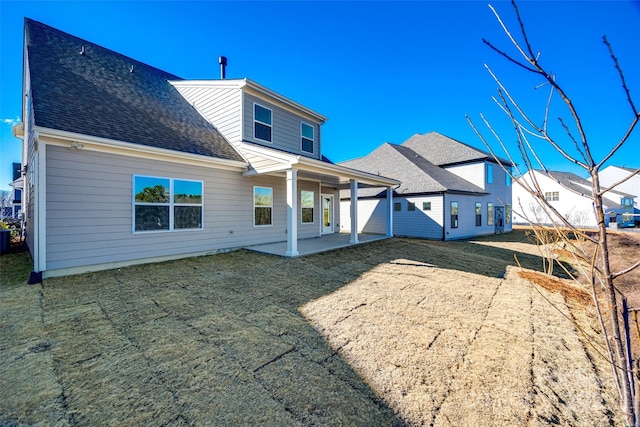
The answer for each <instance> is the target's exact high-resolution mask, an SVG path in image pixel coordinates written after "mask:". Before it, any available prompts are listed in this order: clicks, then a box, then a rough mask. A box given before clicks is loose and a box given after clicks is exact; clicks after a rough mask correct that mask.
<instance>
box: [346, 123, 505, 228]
mask: <svg viewBox="0 0 640 427" xmlns="http://www.w3.org/2000/svg"><path fill="white" fill-rule="evenodd" d="M500 161H501V162H502V163H503V164H504V165H506V167H511V166H512V165H511V163H510V162H509V161H508V160H504V159H500ZM340 164H341V165H343V166H347V167H353V168H356V169H360V170H364V171H368V172H370V173H373V174H379V175H382V176H388V177H391V178H395V179H397V180H398V181H400V182H401V184H400V185H399V186H398V187H397V188H395V189H394V194H393V202H394V207H393V234H394V235H396V236H409V237H421V238H426V239H434V240H453V239H462V238H469V237H473V236H479V235H486V234H494V233H504V232H510V231H511V179H510V177H509V175H508V174H507V173H506V172H505V170H504V169H502V167H501V166H500V165H499V164H498V163H497V162H496V161H495V159H494V158H493V157H492V155H491V154H489V153H487V152H485V151H482V150H479V149H477V148H475V147H472V146H470V145H467V144H464V143H462V142H460V141H456V140H455V139H452V138H449V137H447V136H445V135H442V134H439V133H437V132H430V133H427V134H415V135H413V136H412V137H411V138H409V139H407V140H406V141H405V142H403V143H402V144H400V145H397V144H390V143H384V144H382V145H381V146H380V147H378V148H377V149H375V150H374V151H373V152H371V153H370V154H368V155H366V156H364V157H360V158H357V159H354V160H349V161H346V162H343V163H340ZM352 200H353V199H352V198H351V195H350V194H348V193H347V192H344V191H343V192H342V193H341V204H343V206H344V207H346V206H348V205H350V204H351V201H352ZM357 204H358V209H357V212H358V214H359V216H358V221H357V223H358V230H357V231H358V232H365V233H383V232H384V225H385V222H384V218H385V199H384V193H383V192H380V191H379V190H377V189H363V190H361V191H360V192H359V193H358V203H357ZM341 212H344V210H341ZM346 220H347V216H346V215H344V214H343V216H342V219H341V221H340V224H341V227H342V230H343V231H345V232H349V231H351V229H350V226H351V222H350V221H346Z"/></svg>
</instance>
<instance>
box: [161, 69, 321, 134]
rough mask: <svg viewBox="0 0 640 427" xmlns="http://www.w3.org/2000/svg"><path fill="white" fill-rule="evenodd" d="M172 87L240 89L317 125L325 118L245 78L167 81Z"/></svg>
mask: <svg viewBox="0 0 640 427" xmlns="http://www.w3.org/2000/svg"><path fill="white" fill-rule="evenodd" d="M169 83H171V84H172V85H173V86H174V87H183V88H187V87H195V88H216V89H241V90H242V91H243V92H247V93H250V94H252V95H254V96H257V97H259V98H261V99H266V100H268V101H269V102H271V103H273V104H275V105H277V106H279V107H280V108H283V109H285V110H287V111H290V112H292V113H294V114H298V115H303V116H306V117H307V118H308V120H312V121H314V122H317V123H319V124H322V123H324V122H326V121H327V120H328V119H327V117H325V116H323V115H322V114H320V113H318V112H316V111H313V110H312V109H310V108H307V107H305V106H304V105H302V104H298V103H297V102H295V101H293V100H291V99H289V98H287V97H285V96H282V95H280V94H279V93H277V92H274V91H272V90H271V89H268V88H267V87H265V86H262V85H261V84H258V83H256V82H254V81H252V80H249V79H247V78H244V79H223V80H177V81H176V80H173V81H169Z"/></svg>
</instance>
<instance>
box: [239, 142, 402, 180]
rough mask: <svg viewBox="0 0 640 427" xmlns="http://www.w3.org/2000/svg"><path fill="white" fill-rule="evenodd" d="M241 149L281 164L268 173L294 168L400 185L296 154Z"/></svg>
mask: <svg viewBox="0 0 640 427" xmlns="http://www.w3.org/2000/svg"><path fill="white" fill-rule="evenodd" d="M242 149H243V150H246V151H248V152H252V153H253V154H256V155H258V156H261V157H264V158H267V159H269V160H273V161H277V162H280V163H281V166H271V167H270V168H269V172H278V171H285V170H287V169H291V168H295V169H298V170H299V171H306V172H315V173H319V174H324V175H332V176H337V177H339V178H342V179H344V180H349V179H357V180H358V181H360V182H362V183H364V184H370V185H376V186H382V187H386V186H397V185H400V181H398V180H395V179H392V178H387V177H384V176H380V175H374V174H372V173H368V172H363V171H359V170H356V169H351V168H348V167H346V166H340V165H336V164H332V163H327V162H323V161H321V160H316V159H312V158H310V157H306V156H299V155H297V154H289V153H285V152H281V151H277V150H273V149H271V148H269V147H262V146H258V145H249V144H244V145H243V146H242ZM260 173H264V172H262V171H260V172H256V171H247V172H246V175H256V174H260Z"/></svg>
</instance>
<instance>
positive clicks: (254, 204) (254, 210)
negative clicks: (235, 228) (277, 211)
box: [251, 185, 275, 228]
mask: <svg viewBox="0 0 640 427" xmlns="http://www.w3.org/2000/svg"><path fill="white" fill-rule="evenodd" d="M256 188H268V189H269V190H271V206H259V207H261V208H266V207H269V208H271V224H260V225H258V224H256ZM251 197H252V198H253V226H254V227H258V228H262V227H273V199H274V197H275V195H274V192H273V187H264V186H262V185H254V186H253V193H252V194H251Z"/></svg>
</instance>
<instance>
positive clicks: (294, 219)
mask: <svg viewBox="0 0 640 427" xmlns="http://www.w3.org/2000/svg"><path fill="white" fill-rule="evenodd" d="M297 196H298V170H297V169H289V170H287V252H286V253H285V255H286V256H296V255H299V252H298V197H297Z"/></svg>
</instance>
